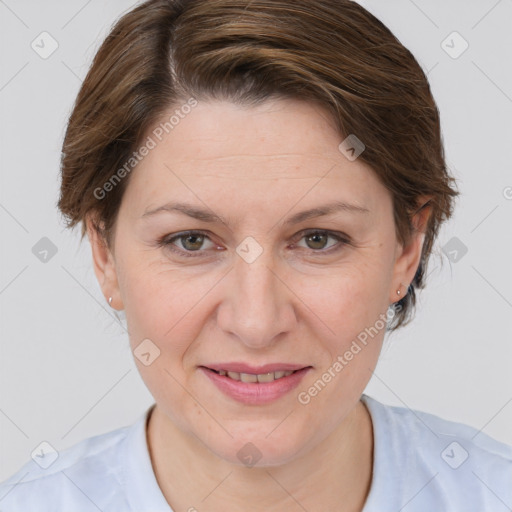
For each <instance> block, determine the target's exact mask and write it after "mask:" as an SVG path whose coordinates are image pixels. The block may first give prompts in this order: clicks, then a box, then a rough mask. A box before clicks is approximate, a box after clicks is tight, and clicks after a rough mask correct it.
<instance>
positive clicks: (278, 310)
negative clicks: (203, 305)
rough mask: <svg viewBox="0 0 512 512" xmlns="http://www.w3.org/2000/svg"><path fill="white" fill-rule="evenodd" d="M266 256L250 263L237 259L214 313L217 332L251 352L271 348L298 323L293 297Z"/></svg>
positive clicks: (270, 259) (265, 254) (265, 253)
mask: <svg viewBox="0 0 512 512" xmlns="http://www.w3.org/2000/svg"><path fill="white" fill-rule="evenodd" d="M267 254H268V253H267V252H265V251H264V252H263V254H262V255H260V256H259V258H258V259H257V260H256V261H253V262H252V263H248V262H247V261H245V260H244V259H243V258H241V257H238V256H236V260H235V263H234V269H233V271H232V272H230V273H229V276H228V280H227V282H225V299H224V300H223V301H222V303H221V304H220V305H219V309H218V311H217V322H218V326H219V328H221V329H222V330H223V331H224V332H226V333H228V334H230V335H231V336H236V338H237V339H238V340H239V341H240V342H241V343H243V344H244V345H246V346H247V347H248V348H253V349H264V348H266V347H269V346H272V345H273V344H275V343H276V341H277V339H278V338H279V335H280V334H283V333H287V332H291V331H292V329H293V328H294V326H295V324H296V322H297V318H296V313H295V309H294V304H293V293H292V292H291V291H290V289H289V288H288V287H287V286H286V284H285V283H284V282H283V281H284V279H283V277H284V276H283V277H281V276H280V275H278V273H277V271H276V268H275V265H274V263H273V261H272V259H273V258H272V256H271V255H269V256H267Z"/></svg>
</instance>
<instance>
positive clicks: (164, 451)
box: [147, 402, 373, 512]
mask: <svg viewBox="0 0 512 512" xmlns="http://www.w3.org/2000/svg"><path fill="white" fill-rule="evenodd" d="M147 440H148V446H149V451H150V456H151V461H152V464H153V469H154V472H155V475H156V479H157V482H158V484H159V486H160V489H161V490H162V493H163V495H164V497H165V499H166V500H167V502H168V503H169V505H170V506H171V507H172V508H173V510H176V511H178V510H184V511H189V510H190V511H194V510H197V511H198V512H199V511H201V510H206V509H207V510H208V512H220V511H222V512H224V511H225V510H229V511H230V512H249V511H256V510H258V511H261V510H265V511H266V512H274V511H276V512H277V511H282V510H287V511H289V512H295V511H297V512H304V510H307V511H308V512H316V511H321V510H343V511H344V512H361V510H362V509H363V506H364V502H365V500H366V497H367V495H368V492H369V489H370V484H371V474H372V466H373V431H372V422H371V418H370V415H369V412H368V410H367V409H366V407H365V405H364V404H363V403H362V402H358V403H357V405H356V406H355V407H354V409H353V410H352V411H351V412H350V413H349V415H348V416H347V417H346V418H345V419H344V421H343V422H342V423H341V424H340V425H338V427H337V428H336V429H335V430H334V431H333V432H332V433H331V434H330V435H329V436H328V437H327V438H326V439H324V440H323V441H322V442H321V443H320V444H319V445H317V446H315V448H314V449H312V450H311V451H309V452H308V453H306V454H304V455H303V456H301V457H299V458H294V459H293V460H291V461H290V462H287V463H285V464H283V465H280V466H272V467H252V468H247V467H245V466H240V465H236V464H232V463H230V462H228V461H225V460H224V459H221V458H219V457H217V456H216V455H215V454H213V453H212V452H211V451H210V450H208V449H207V448H206V447H205V446H204V445H203V444H202V443H201V442H200V441H199V440H198V439H196V438H194V437H192V436H187V435H186V434H185V433H184V432H182V431H181V430H179V429H178V428H177V427H176V426H175V425H174V424H173V423H172V421H171V420H170V419H169V418H168V417H167V416H166V415H165V414H164V413H162V412H161V411H160V409H159V408H158V406H156V407H155V408H154V409H153V410H152V414H151V416H150V419H149V422H148V427H147Z"/></svg>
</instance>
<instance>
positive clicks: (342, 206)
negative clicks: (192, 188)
mask: <svg viewBox="0 0 512 512" xmlns="http://www.w3.org/2000/svg"><path fill="white" fill-rule="evenodd" d="M339 211H345V212H350V213H363V214H366V213H370V210H368V209H367V208H364V207H363V206H358V205H355V204H350V203H345V202H341V201H335V202H333V203H329V204H326V205H323V206H318V207H316V208H311V209H310V210H304V211H302V212H299V213H296V214H295V215H292V216H291V217H290V218H289V219H287V220H286V221H285V222H284V225H285V226H290V225H294V224H299V223H300V222H303V221H305V220H308V219H313V218H316V217H324V216H326V215H332V214H333V213H337V212H339ZM162 212H169V213H174V212H178V213H183V214H184V215H187V216H189V217H192V218H193V219H197V220H200V221H202V222H211V223H214V222H221V223H223V224H225V225H229V223H228V222H227V221H226V219H224V218H223V217H222V216H221V215H217V214H216V213H213V212H211V211H208V210H203V209H202V208H197V207H195V206H193V205H191V204H188V203H167V204H164V205H163V206H159V207H158V208H155V209H153V210H147V211H145V212H144V213H143V214H142V218H147V217H150V216H152V215H155V214H157V213H162Z"/></svg>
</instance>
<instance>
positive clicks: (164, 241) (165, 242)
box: [158, 229, 350, 258]
mask: <svg viewBox="0 0 512 512" xmlns="http://www.w3.org/2000/svg"><path fill="white" fill-rule="evenodd" d="M298 234H299V235H301V236H300V237H298V240H297V241H300V240H302V239H303V238H305V237H307V236H310V235H318V234H321V235H327V236H328V237H331V238H334V239H336V240H337V241H338V242H339V243H338V244H336V245H334V246H332V247H329V249H317V250H315V249H310V251H311V252H312V253H313V254H329V255H330V254H332V253H334V252H337V251H339V250H341V249H342V247H343V246H344V245H347V244H350V239H349V237H348V236H347V235H345V234H342V233H337V232H335V231H329V230H324V229H309V230H304V231H301V232H300V233H298ZM191 235H192V236H196V235H200V236H205V237H207V238H209V237H208V233H207V232H205V231H199V230H191V231H183V232H182V233H178V234H176V235H173V236H172V237H169V236H167V235H166V236H165V237H163V238H161V239H160V240H158V246H159V247H166V248H167V249H169V250H170V251H172V252H174V253H176V254H178V255H180V256H185V257H186V258H197V257H199V256H200V255H201V253H203V252H205V251H202V250H197V251H185V250H182V249H178V248H177V247H176V246H175V245H174V244H173V242H174V241H175V240H178V239H180V238H186V237H187V236H191ZM194 253H198V254H194Z"/></svg>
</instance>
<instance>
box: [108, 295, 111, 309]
mask: <svg viewBox="0 0 512 512" xmlns="http://www.w3.org/2000/svg"><path fill="white" fill-rule="evenodd" d="M108 305H109V306H110V307H112V297H109V298H108Z"/></svg>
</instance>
